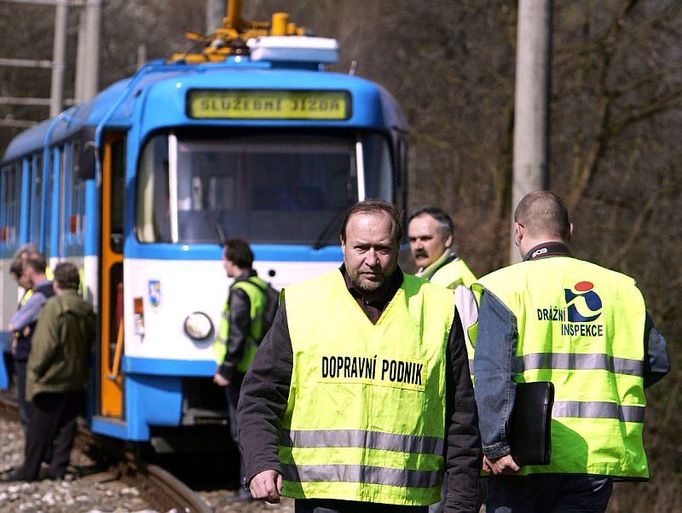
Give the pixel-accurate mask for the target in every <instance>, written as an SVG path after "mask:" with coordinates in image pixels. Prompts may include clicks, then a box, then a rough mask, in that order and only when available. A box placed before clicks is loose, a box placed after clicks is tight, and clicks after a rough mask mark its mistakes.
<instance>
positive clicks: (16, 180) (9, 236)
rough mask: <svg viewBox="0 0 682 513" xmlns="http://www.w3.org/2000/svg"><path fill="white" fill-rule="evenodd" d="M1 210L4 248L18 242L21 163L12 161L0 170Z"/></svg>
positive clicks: (0, 237)
mask: <svg viewBox="0 0 682 513" xmlns="http://www.w3.org/2000/svg"><path fill="white" fill-rule="evenodd" d="M2 195H3V197H2V210H3V224H2V227H1V230H0V239H2V242H3V243H4V246H5V248H11V247H13V246H15V245H16V244H17V242H18V237H19V222H20V219H21V202H20V198H21V165H20V164H19V163H13V164H10V165H9V166H7V167H6V168H5V169H3V171H2Z"/></svg>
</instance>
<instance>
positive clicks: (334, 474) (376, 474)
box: [282, 464, 443, 488]
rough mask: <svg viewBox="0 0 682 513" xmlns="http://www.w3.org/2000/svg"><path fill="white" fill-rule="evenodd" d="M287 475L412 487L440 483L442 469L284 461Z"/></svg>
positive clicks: (305, 479) (302, 479)
mask: <svg viewBox="0 0 682 513" xmlns="http://www.w3.org/2000/svg"><path fill="white" fill-rule="evenodd" d="M282 472H283V473H284V479H286V480H287V481H295V482H298V483H301V482H303V483H305V482H328V483H338V482H341V483H371V484H378V485H387V486H400V487H403V488H404V487H408V488H432V487H435V486H440V485H441V482H442V476H443V471H442V470H424V471H419V470H407V469H398V468H387V467H370V466H366V465H299V466H296V465H287V464H285V465H282Z"/></svg>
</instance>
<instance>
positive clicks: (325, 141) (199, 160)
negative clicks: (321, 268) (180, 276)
mask: <svg viewBox="0 0 682 513" xmlns="http://www.w3.org/2000/svg"><path fill="white" fill-rule="evenodd" d="M359 176H360V177H363V176H364V180H362V179H361V180H360V181H359V178H358V177H359ZM392 177H393V173H392V164H391V154H390V150H389V146H388V143H387V141H386V139H385V138H384V137H382V136H380V135H378V134H360V135H358V134H356V133H355V132H353V133H350V134H348V135H345V136H344V135H329V136H327V135H319V134H306V133H296V134H295V135H292V134H291V132H289V133H267V134H252V135H246V136H239V137H221V138H219V139H218V138H203V137H201V138H199V137H196V136H195V137H183V136H181V135H174V134H170V135H169V134H163V135H157V136H156V137H154V138H152V139H151V140H150V141H149V142H148V143H147V144H146V145H145V148H144V150H143V152H142V157H141V159H140V162H139V167H138V181H137V212H136V232H137V237H138V239H139V240H140V241H141V242H172V243H182V244H188V243H216V242H218V241H219V240H220V237H222V236H224V237H227V238H232V237H239V238H243V239H246V240H248V241H249V242H251V243H261V244H263V243H273V244H281V243H284V244H287V243H289V244H305V245H313V246H324V245H327V244H337V243H338V234H339V229H340V225H341V221H342V217H343V213H344V212H345V210H346V209H347V208H348V206H350V205H352V204H353V203H354V202H355V201H357V198H358V188H359V187H360V188H362V187H364V189H365V191H364V193H365V196H366V197H372V198H381V199H385V200H387V201H392V199H393V198H392V196H393V186H392Z"/></svg>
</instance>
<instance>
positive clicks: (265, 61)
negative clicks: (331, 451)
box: [0, 36, 407, 441]
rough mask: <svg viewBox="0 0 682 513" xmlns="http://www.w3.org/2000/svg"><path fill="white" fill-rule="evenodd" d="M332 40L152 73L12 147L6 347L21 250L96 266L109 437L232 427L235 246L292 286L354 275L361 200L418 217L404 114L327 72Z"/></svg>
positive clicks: (253, 48) (1, 285)
mask: <svg viewBox="0 0 682 513" xmlns="http://www.w3.org/2000/svg"><path fill="white" fill-rule="evenodd" d="M330 41H331V40H326V39H322V38H308V37H305V36H286V37H268V36H265V37H261V38H258V39H253V40H251V41H249V47H248V49H249V50H250V54H249V53H248V52H245V53H242V54H240V55H227V56H226V57H225V58H224V60H222V61H221V62H205V63H189V62H188V61H179V62H152V63H149V64H148V65H146V66H144V67H143V68H141V69H140V70H139V72H138V73H137V74H136V75H135V76H133V77H132V78H129V79H126V80H122V81H120V82H118V83H116V84H114V85H112V86H111V87H109V88H107V89H106V90H104V91H102V92H101V93H100V94H99V95H97V96H96V97H95V98H94V99H93V100H92V101H89V102H87V103H84V104H81V105H77V106H74V107H72V108H70V109H68V110H67V111H65V112H63V113H62V114H61V115H59V116H57V117H56V118H54V119H51V120H48V121H45V122H43V123H42V124H40V125H37V126H36V127H34V128H31V129H30V130H26V131H25V132H23V133H22V134H20V135H19V136H18V137H16V138H15V139H14V140H13V141H12V143H11V144H10V146H9V147H8V148H7V151H6V153H5V155H4V158H3V160H2V169H1V173H0V176H1V180H0V197H1V198H2V206H1V208H0V255H1V257H2V259H1V262H0V274H1V279H0V294H1V297H2V305H1V308H2V311H1V312H0V318H1V321H2V328H3V330H4V331H3V332H2V336H3V339H4V342H5V343H7V341H8V339H9V336H10V334H9V333H8V332H7V325H8V321H9V317H10V316H11V314H12V312H13V311H14V310H15V308H16V304H17V298H18V291H17V286H16V283H15V282H14V281H13V279H12V278H11V276H9V273H8V267H9V264H10V262H11V258H12V254H13V253H14V251H15V250H16V249H17V247H18V246H19V245H20V244H22V243H25V242H35V243H36V244H38V246H39V248H40V249H41V250H42V251H44V252H45V254H46V255H47V256H48V259H49V262H50V264H51V265H54V264H55V263H56V262H57V261H60V260H71V261H73V262H74V263H76V264H77V265H78V266H79V267H80V268H81V269H82V277H83V282H84V283H83V285H84V293H85V294H86V296H87V298H88V299H89V300H90V301H92V303H93V304H94V305H95V307H96V310H97V312H98V316H99V319H100V322H99V338H98V342H97V348H96V351H95V356H96V363H95V365H94V369H93V375H94V376H93V380H92V390H91V392H92V393H91V410H92V416H91V419H90V423H91V429H92V430H93V431H94V432H96V433H100V434H105V435H109V436H113V437H116V438H120V439H126V440H132V441H145V440H149V439H150V438H151V437H152V436H154V431H155V430H156V429H159V428H168V427H178V426H187V425H195V424H199V423H203V422H210V421H211V419H214V418H216V417H219V416H220V415H221V414H220V412H218V411H217V409H216V404H218V403H217V402H216V403H214V402H213V401H212V400H211V398H215V397H216V393H217V392H218V393H219V394H220V397H221V398H222V397H223V396H222V392H220V391H218V390H216V387H214V385H213V384H212V382H211V377H212V375H213V373H214V370H215V363H214V361H213V354H212V348H211V345H212V339H213V336H214V333H215V329H216V327H217V326H218V324H219V320H220V314H221V308H222V305H223V303H224V301H225V297H226V292H227V287H228V284H229V283H228V281H227V278H226V277H225V276H224V270H223V268H222V265H221V263H220V258H221V249H220V244H219V242H220V238H219V234H220V236H224V237H240V238H244V239H246V240H248V241H250V243H251V244H252V246H253V248H254V252H255V256H256V264H255V267H256V268H257V270H258V272H259V274H260V275H261V276H263V277H265V278H266V279H269V280H271V281H272V282H273V284H274V285H275V286H277V287H280V288H281V287H283V286H285V285H287V284H289V283H292V282H296V281H298V280H302V279H304V278H307V277H310V276H313V275H315V274H317V273H320V272H323V271H325V270H327V269H329V268H332V267H335V266H338V265H339V263H340V262H341V259H342V256H341V250H340V246H339V239H338V237H339V236H338V234H339V228H340V222H341V217H342V214H343V212H344V211H345V209H346V208H347V207H348V206H349V205H351V204H353V203H354V202H355V201H357V200H358V199H363V198H365V197H374V198H381V199H385V200H387V201H391V202H394V203H396V204H397V205H399V206H400V207H402V208H404V206H405V194H406V168H405V167H406V166H405V162H406V134H407V126H406V122H405V119H404V116H403V115H402V113H401V111H400V109H399V107H398V106H397V104H396V102H395V101H394V100H393V99H392V98H391V96H390V95H389V94H388V93H387V92H386V91H384V90H383V89H382V88H381V87H380V86H378V85H377V84H375V83H372V82H370V81H367V80H364V79H361V78H359V77H356V76H350V75H344V74H338V73H331V72H326V71H324V70H323V66H322V65H321V63H324V62H331V61H333V60H334V58H335V56H336V52H337V50H336V46H335V43H334V42H333V41H331V42H330ZM0 371H1V372H0V375H1V376H0V386H6V385H7V376H6V372H5V370H4V369H0Z"/></svg>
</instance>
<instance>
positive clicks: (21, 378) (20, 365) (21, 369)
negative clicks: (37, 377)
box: [14, 359, 31, 437]
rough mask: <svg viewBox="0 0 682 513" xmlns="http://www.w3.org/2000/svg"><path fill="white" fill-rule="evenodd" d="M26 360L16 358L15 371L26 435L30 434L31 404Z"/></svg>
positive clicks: (18, 399)
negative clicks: (27, 383)
mask: <svg viewBox="0 0 682 513" xmlns="http://www.w3.org/2000/svg"><path fill="white" fill-rule="evenodd" d="M26 362H27V360H17V359H15V360H14V372H15V373H16V377H17V401H18V402H19V421H20V422H21V428H22V429H23V430H24V437H26V436H28V425H29V422H30V410H31V405H30V403H29V402H28V401H27V400H26Z"/></svg>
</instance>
